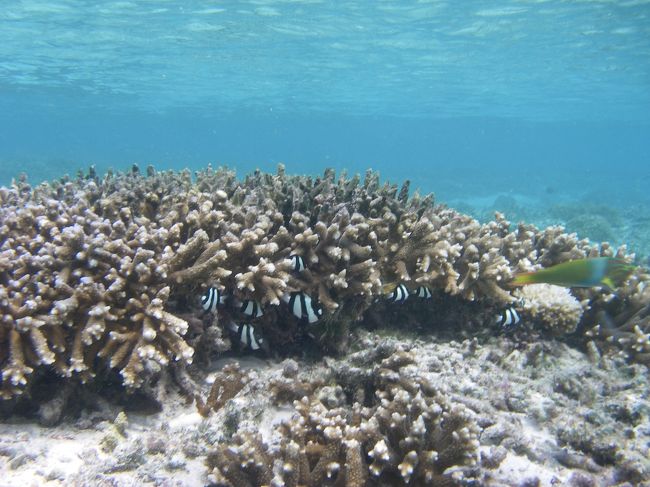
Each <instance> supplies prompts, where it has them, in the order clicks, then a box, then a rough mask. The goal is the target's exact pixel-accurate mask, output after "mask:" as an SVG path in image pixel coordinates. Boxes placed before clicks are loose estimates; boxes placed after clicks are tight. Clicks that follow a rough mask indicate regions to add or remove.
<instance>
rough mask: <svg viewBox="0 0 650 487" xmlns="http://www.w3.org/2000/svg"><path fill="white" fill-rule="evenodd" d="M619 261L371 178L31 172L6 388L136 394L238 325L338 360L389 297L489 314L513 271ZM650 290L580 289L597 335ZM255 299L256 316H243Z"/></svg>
mask: <svg viewBox="0 0 650 487" xmlns="http://www.w3.org/2000/svg"><path fill="white" fill-rule="evenodd" d="M615 253H616V255H617V256H619V257H622V258H625V259H628V260H629V259H630V258H631V257H630V256H627V255H626V252H625V249H624V248H622V249H619V250H618V251H616V252H615V251H614V249H611V248H610V247H608V246H607V245H606V244H603V245H601V246H595V245H592V244H590V243H589V242H588V241H585V240H578V239H577V237H576V236H575V235H566V234H564V233H563V230H562V229H561V228H559V227H551V228H549V229H546V230H538V229H536V228H535V227H532V226H527V225H524V224H520V225H519V226H518V227H517V228H516V229H514V230H511V229H510V224H509V222H507V221H506V220H505V218H503V216H501V215H497V217H496V220H495V221H493V222H489V223H486V224H480V223H479V222H478V221H476V220H474V219H472V218H470V217H468V216H466V215H462V214H460V213H458V212H455V211H453V210H451V209H448V208H445V207H442V206H435V205H434V204H433V197H432V196H426V197H421V196H420V195H419V194H418V193H417V192H416V193H414V194H413V195H411V196H410V195H409V185H408V183H405V184H404V185H403V186H402V187H401V188H398V187H397V186H395V185H391V184H387V183H386V184H383V185H381V184H380V183H379V177H378V175H377V174H376V173H373V172H368V173H367V174H366V176H365V178H364V179H363V180H362V179H361V178H360V177H358V176H355V177H352V178H347V177H346V175H345V174H341V175H339V176H338V177H336V175H335V174H334V171H332V170H326V171H325V173H324V174H323V176H321V177H313V178H312V177H307V176H289V175H287V174H286V173H285V171H284V168H283V167H282V166H280V167H279V168H278V171H277V173H276V174H266V173H262V172H260V171H256V172H254V173H253V174H251V175H248V176H246V177H245V178H244V179H243V180H242V181H238V180H237V178H236V177H235V174H234V173H233V172H232V171H229V170H228V169H218V170H216V171H215V170H213V169H212V168H210V167H208V168H207V169H206V170H203V171H199V172H197V173H196V175H195V177H192V175H191V174H190V172H189V171H182V172H171V171H170V172H156V171H155V170H154V169H153V168H152V167H149V168H147V171H146V174H142V173H141V172H140V171H139V169H138V168H137V167H134V168H133V169H132V170H130V171H128V172H126V173H116V174H113V173H108V174H107V175H105V176H104V177H103V178H101V179H100V178H99V177H98V176H97V174H95V173H94V171H92V170H91V172H90V173H89V174H88V175H83V174H80V175H79V176H78V177H77V178H76V179H73V180H71V179H68V178H63V179H61V180H59V181H54V182H52V183H44V184H41V185H39V186H36V187H31V186H29V185H28V184H27V182H26V180H24V179H20V180H18V181H16V182H15V183H14V184H13V185H12V186H11V187H10V188H0V369H1V371H2V386H1V387H0V395H1V397H3V398H5V399H11V398H14V397H16V396H17V395H19V394H21V393H22V392H23V391H25V390H29V388H30V386H31V384H33V382H34V380H35V379H37V378H38V377H39V376H40V375H41V374H44V373H47V372H54V373H55V374H56V375H58V376H59V377H61V378H65V379H68V378H70V379H74V380H79V381H81V382H87V381H90V380H93V378H94V377H97V376H98V375H99V376H101V375H104V374H106V373H107V372H108V371H109V370H111V369H112V370H115V371H117V372H119V373H120V374H121V376H122V380H123V383H124V384H125V385H126V386H127V387H128V388H130V389H134V388H138V387H141V385H143V384H144V383H145V382H146V381H147V380H148V378H149V377H153V376H155V375H156V374H158V373H159V372H160V371H161V370H163V369H164V368H165V367H168V366H174V367H177V368H183V367H185V366H186V365H188V364H190V362H191V361H192V358H193V354H195V352H197V353H196V355H197V356H200V357H204V358H205V357H209V356H210V354H211V353H214V352H221V351H223V350H224V348H225V347H227V346H228V343H229V341H228V340H227V338H223V337H226V336H227V335H228V334H232V333H235V330H238V329H239V328H238V327H240V326H242V325H248V326H249V328H247V329H246V330H251V329H254V330H255V333H257V334H259V336H262V337H263V338H264V341H265V342H266V343H268V344H269V346H270V348H271V350H277V349H280V348H282V347H285V346H286V345H291V344H299V343H300V342H301V340H303V338H304V337H305V336H314V337H315V338H316V341H317V343H318V344H319V345H320V346H321V347H323V348H325V349H329V350H333V351H335V352H339V353H340V352H343V351H345V350H346V349H347V347H348V337H349V332H350V330H351V329H352V328H353V326H355V323H356V322H357V321H360V320H362V319H363V317H364V316H366V315H367V314H368V313H369V312H373V310H375V309H380V310H381V309H382V308H381V307H382V306H383V307H384V308H386V307H390V306H393V309H394V310H395V313H396V314H399V312H402V313H409V308H408V307H404V308H399V307H398V306H400V305H399V304H395V305H391V303H390V302H387V301H386V292H385V288H386V287H387V286H397V285H403V286H405V287H404V289H407V290H408V291H409V292H413V291H415V289H416V288H417V287H418V286H423V287H426V288H427V289H428V290H429V291H433V292H434V293H436V297H437V300H438V301H437V302H439V303H440V302H441V301H443V300H444V299H447V298H448V299H449V303H452V302H453V303H455V302H456V301H454V300H456V299H458V300H463V301H466V302H472V303H476V305H477V306H478V307H479V308H481V307H482V308H483V310H484V311H485V315H486V316H487V315H488V314H490V315H492V314H491V313H488V311H489V310H492V309H494V308H500V307H503V306H507V305H509V304H510V303H512V302H513V296H512V294H511V290H510V288H509V287H508V282H509V280H510V279H511V277H512V275H513V274H514V273H516V272H520V271H528V270H533V269H535V268H538V267H540V266H548V265H553V264H556V263H558V262H561V261H563V260H567V259H573V258H579V257H585V256H596V255H614V254H615ZM297 258H299V259H300V262H302V263H304V268H302V264H301V265H300V266H299V267H300V268H299V269H296V268H295V259H297ZM645 281H647V277H644V276H642V275H640V274H639V275H637V276H635V277H634V279H632V280H631V281H629V282H628V283H627V284H625V285H624V287H623V288H622V289H620V290H618V292H617V294H616V296H614V295H613V294H612V293H610V292H608V291H606V290H598V289H590V290H582V291H578V292H576V293H575V295H576V297H577V299H578V300H579V301H581V302H583V301H584V302H585V303H588V306H589V311H588V313H585V316H584V317H583V321H585V320H586V321H587V323H585V325H589V324H592V325H593V324H595V323H596V322H597V319H596V315H597V313H598V312H599V311H600V310H607V312H608V313H612V314H614V315H618V313H620V312H621V308H623V307H624V306H625V305H626V303H628V302H630V301H631V300H633V296H636V295H637V294H638V293H637V291H636V290H637V288H638V287H639V286H642V285H643V283H644V282H645ZM210 288H213V289H217V290H218V291H219V292H220V295H221V296H223V298H224V300H223V301H224V303H223V305H222V306H218V307H216V308H215V309H214V310H211V311H210V312H208V313H205V312H203V310H202V308H201V307H200V305H199V297H200V296H201V294H203V293H204V292H205V291H206V290H208V289H210ZM292 296H293V297H294V301H293V305H291V304H290V303H291V302H292V301H291V297H292ZM296 296H298V298H296ZM451 297H453V299H451ZM307 298H308V299H307ZM634 299H636V298H634ZM643 299H647V297H646V298H643ZM303 301H304V303H303ZM247 302H253V303H254V304H255V307H257V308H258V309H259V310H260V311H261V313H257V314H256V315H255V316H252V317H251V316H249V315H246V314H245V313H244V311H243V310H242V307H241V303H247ZM296 302H298V303H299V305H300V306H304V307H306V308H307V309H303V310H302V312H300V310H299V309H298V307H297V305H296V304H295V303H296ZM292 306H293V307H292ZM423 306H424V305H423ZM450 306H451V305H450ZM586 306H587V304H586ZM443 308H444V306H443ZM613 308H615V309H613ZM641 308H642V306H641ZM478 316H481V314H480V313H479V314H478ZM407 318H408V317H405V322H408V321H409V320H408V319H407ZM429 319H436V320H444V317H436V318H433V314H430V313H429ZM621 319H623V318H622V317H621ZM617 320H618V319H617ZM637 321H638V322H640V323H641V325H640V327H639V330H640V332H641V333H647V330H646V328H645V325H644V324H643V323H644V321H643V318H641V319H640V321H639V320H637ZM635 323H636V322H635ZM632 329H633V328H632ZM231 341H232V342H233V343H242V344H243V346H244V347H245V345H246V343H245V342H244V341H243V340H242V339H241V337H237V338H236V339H235V340H231ZM195 346H197V347H200V348H201V350H196V351H195V350H193V348H194V347H195ZM635 356H638V357H642V356H643V355H642V354H640V353H639V354H632V357H635Z"/></svg>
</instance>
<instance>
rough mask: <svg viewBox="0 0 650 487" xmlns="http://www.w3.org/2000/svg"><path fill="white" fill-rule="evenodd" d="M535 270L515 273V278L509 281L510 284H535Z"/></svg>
mask: <svg viewBox="0 0 650 487" xmlns="http://www.w3.org/2000/svg"><path fill="white" fill-rule="evenodd" d="M536 275H537V272H522V273H520V274H516V275H515V279H514V280H513V281H512V282H511V283H510V285H511V286H525V285H526V284H535V282H537V281H536V279H535V276H536Z"/></svg>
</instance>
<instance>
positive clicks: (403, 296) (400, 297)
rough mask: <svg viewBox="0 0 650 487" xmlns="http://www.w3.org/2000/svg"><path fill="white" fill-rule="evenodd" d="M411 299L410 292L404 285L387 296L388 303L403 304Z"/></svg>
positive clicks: (399, 285) (398, 286) (400, 285)
mask: <svg viewBox="0 0 650 487" xmlns="http://www.w3.org/2000/svg"><path fill="white" fill-rule="evenodd" d="M408 297H409V290H408V288H407V287H406V286H405V285H404V284H398V285H397V287H396V288H395V289H393V290H392V291H391V292H390V293H388V294H387V295H386V299H388V301H392V302H393V303H403V302H404V301H406V300H407V299H408Z"/></svg>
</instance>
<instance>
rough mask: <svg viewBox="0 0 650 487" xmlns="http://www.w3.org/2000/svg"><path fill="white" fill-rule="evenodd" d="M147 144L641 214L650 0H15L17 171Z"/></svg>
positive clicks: (649, 172)
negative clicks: (630, 208)
mask: <svg viewBox="0 0 650 487" xmlns="http://www.w3.org/2000/svg"><path fill="white" fill-rule="evenodd" d="M134 162H137V163H140V164H148V163H153V164H155V165H156V166H157V167H159V168H182V167H186V166H189V167H191V168H199V167H202V166H204V165H205V164H206V163H208V162H211V163H212V164H213V165H219V164H227V165H229V166H231V167H234V168H236V169H237V171H238V172H239V173H240V174H244V173H245V172H247V171H249V170H251V169H254V168H257V167H259V168H261V169H265V170H274V169H275V166H276V164H277V163H278V162H284V163H285V164H286V165H287V168H288V170H289V171H290V172H299V173H311V174H313V173H321V172H322V171H323V169H324V168H325V167H328V166H333V167H335V168H338V169H343V168H345V169H347V170H348V171H349V172H363V171H365V169H366V168H367V167H372V168H374V169H378V170H379V171H380V172H381V174H382V176H384V177H387V178H390V179H393V180H398V181H401V180H403V179H411V180H412V181H413V183H414V186H416V187H420V188H421V189H422V190H423V191H425V192H428V191H433V192H435V193H436V195H437V197H438V200H439V201H444V202H448V203H450V204H453V205H456V204H457V205H459V206H460V207H462V208H466V209H467V211H476V212H480V211H482V210H486V209H490V208H492V207H497V206H498V205H496V203H495V201H497V199H498V198H499V197H501V198H502V199H501V200H500V201H501V202H502V203H503V202H504V201H506V203H508V201H510V203H512V202H513V201H514V202H515V203H516V205H518V206H517V207H516V208H515V209H514V210H513V217H514V218H517V217H521V216H523V217H527V216H530V217H531V218H533V219H537V220H544V223H549V222H550V223H552V222H553V221H554V220H553V218H554V217H553V216H552V215H551V214H550V213H549V214H548V215H549V218H547V219H544V218H543V216H544V215H545V214H544V210H545V208H547V207H549V206H552V205H554V204H557V203H564V202H572V203H574V204H575V203H580V202H588V203H589V204H590V205H601V206H606V207H614V208H622V209H623V210H624V209H625V208H626V207H628V206H630V205H640V206H637V210H635V212H634V213H635V214H636V215H639V214H641V213H643V211H639V210H638V208H645V209H647V208H649V207H650V196H649V195H648V191H647V188H648V185H649V182H650V1H647V0H628V1H600V0H594V1H574V2H565V1H554V0H548V1H545V0H537V1H524V0H520V1H515V0H510V1H499V2H488V1H471V2H469V1H468V2H452V1H425V0H421V1H401V0H400V1H398V0H394V1H379V2H365V1H357V2H324V1H323V2H320V1H312V0H304V1H280V0H278V1H270V0H268V1H258V0H253V1H242V2H216V1H204V2H200V1H180V0H179V1H163V0H158V1H153V0H152V1H137V2H136V1H113V2H91V1H73V0H57V1H45V0H25V1H20V2H18V1H16V2H8V3H6V4H5V5H3V8H2V11H1V12H0V164H1V166H0V184H8V183H9V182H10V181H11V178H12V177H14V176H16V175H17V174H18V173H19V172H21V171H26V172H27V173H28V174H29V175H30V180H32V181H35V182H36V181H40V180H42V179H47V178H54V177H58V176H60V175H62V174H63V173H66V172H68V173H74V172H75V171H76V170H77V168H80V167H86V166H88V165H89V164H91V163H92V164H96V165H97V166H98V168H99V169H100V170H103V169H105V168H107V167H109V166H111V167H114V168H127V167H129V166H130V165H131V164H132V163H134ZM504 197H505V200H504V199H503V198H504ZM508 198H510V199H508ZM495 205H496V206H495ZM516 205H515V206H516ZM506 206H508V205H507V204H506ZM511 206H512V205H511ZM530 208H535V209H536V213H535V214H534V215H533V214H528V213H526V210H530ZM500 209H503V208H500ZM511 209H512V208H511ZM623 210H622V211H623ZM644 211H645V210H644ZM645 214H648V212H647V211H646V212H645ZM540 215H541V216H540ZM623 216H624V217H625V218H628V220H626V221H627V226H628V227H629V228H636V229H637V230H635V231H636V236H634V237H630V238H633V239H636V241H639V239H641V240H643V239H644V238H645V237H642V236H639V235H641V233H643V232H639V231H638V228H640V227H641V228H645V227H643V225H650V224H648V223H647V222H646V223H643V221H639V222H636V221H632V220H629V215H623ZM559 223H562V222H561V221H559ZM644 231H645V230H644ZM647 234H648V235H650V228H648V230H647ZM627 238H628V237H627V235H624V236H622V237H621V241H626V239H627Z"/></svg>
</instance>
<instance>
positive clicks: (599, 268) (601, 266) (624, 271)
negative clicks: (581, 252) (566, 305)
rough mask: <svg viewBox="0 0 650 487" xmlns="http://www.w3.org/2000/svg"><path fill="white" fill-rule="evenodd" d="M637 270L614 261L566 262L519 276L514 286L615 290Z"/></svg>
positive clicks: (587, 260) (594, 259)
mask: <svg viewBox="0 0 650 487" xmlns="http://www.w3.org/2000/svg"><path fill="white" fill-rule="evenodd" d="M635 268H636V267H635V266H633V265H631V264H628V263H626V262H625V261H623V260H621V259H615V258H613V257H595V258H592V259H578V260H572V261H569V262H563V263H561V264H557V265H554V266H551V267H548V268H546V269H540V270H538V271H535V272H526V273H524V274H517V275H516V276H515V280H514V281H512V283H511V285H513V286H524V285H526V284H539V283H544V284H555V285H556V286H565V287H593V286H607V287H608V288H610V289H614V288H615V287H616V286H618V285H620V284H621V283H622V282H623V281H624V280H625V279H626V278H627V277H628V276H629V275H630V274H631V273H632V272H633V271H634V269H635Z"/></svg>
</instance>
